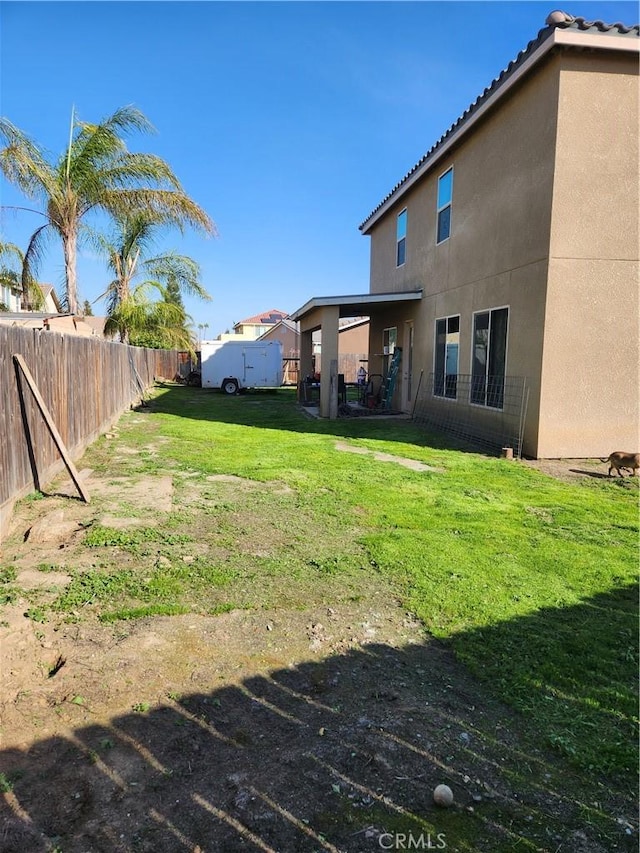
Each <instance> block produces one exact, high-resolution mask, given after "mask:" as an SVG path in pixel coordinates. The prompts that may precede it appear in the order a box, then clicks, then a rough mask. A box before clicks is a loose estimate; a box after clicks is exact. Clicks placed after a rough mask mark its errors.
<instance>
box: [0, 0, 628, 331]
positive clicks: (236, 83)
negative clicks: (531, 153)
mask: <svg viewBox="0 0 640 853" xmlns="http://www.w3.org/2000/svg"><path fill="white" fill-rule="evenodd" d="M556 8H562V9H564V10H565V11H567V12H569V13H571V14H573V15H576V16H581V17H584V18H587V19H588V20H594V19H600V20H604V21H606V22H608V23H612V22H615V21H622V22H624V23H627V24H634V23H637V19H638V5H637V3H635V2H633V3H632V2H573V0H557V2H556V3H554V0H548V2H410V3H405V2H367V0H361V1H360V2H282V3H279V2H278V3H276V2H109V3H101V2H71V3H58V2H44V3H30V2H18V3H12V2H6V0H3V2H2V3H1V4H0V48H1V50H0V112H1V113H2V115H4V116H6V117H7V118H9V119H10V120H11V121H12V122H13V123H14V124H15V125H17V126H18V127H20V128H21V129H22V130H24V131H25V132H27V133H28V134H29V135H30V136H31V137H32V138H34V139H35V140H36V141H37V142H38V143H40V144H41V145H42V146H44V147H45V148H46V149H47V150H49V151H50V152H52V154H55V155H56V156H57V155H58V154H59V153H60V152H61V151H62V150H63V149H64V147H65V145H66V141H67V138H68V133H69V121H70V115H71V109H72V106H74V107H75V110H76V113H77V115H78V117H79V118H80V119H82V120H85V121H99V120H100V119H102V118H104V117H106V116H107V115H109V114H111V113H112V112H113V111H114V110H115V109H117V108H118V107H120V106H123V105H125V104H134V105H135V106H137V107H138V108H139V109H141V110H142V111H143V112H144V114H145V115H146V116H147V118H149V119H150V121H151V122H152V123H153V124H154V125H155V127H156V129H157V134H155V135H153V136H138V137H131V139H130V142H129V144H130V147H131V148H132V149H134V150H146V151H149V152H152V153H154V154H157V155H159V156H161V157H163V158H164V159H166V160H167V161H168V162H169V163H170V164H171V166H172V168H173V170H174V171H175V172H176V174H177V175H178V177H179V178H180V180H181V181H182V183H183V185H184V187H185V189H186V190H187V192H188V193H189V194H190V195H191V196H192V197H193V198H194V199H195V200H196V201H197V202H198V203H199V204H200V205H201V206H202V207H204V208H205V209H206V211H207V212H208V213H209V215H210V216H211V217H212V218H213V219H214V221H215V222H216V224H217V227H218V231H219V236H218V237H217V238H213V239H212V238H209V239H206V238H203V237H201V236H199V235H195V234H193V233H191V234H189V233H188V234H185V235H184V236H182V235H180V233H179V232H170V233H167V234H166V235H165V236H164V238H163V240H162V243H161V244H159V247H158V248H159V249H173V250H175V251H177V252H180V253H182V254H187V255H190V256H191V257H193V258H194V259H195V260H196V261H197V262H198V263H199V264H200V266H201V268H202V282H203V284H204V286H205V287H206V288H207V290H208V291H209V293H210V294H211V296H212V297H213V300H212V301H211V302H209V303H202V302H198V301H195V300H191V299H187V300H185V303H186V307H187V310H188V311H189V313H190V314H191V316H192V318H193V321H194V324H195V325H198V324H204V323H206V324H207V325H208V328H207V330H206V336H207V337H214V336H215V335H217V334H218V333H219V332H223V331H225V330H226V329H229V328H230V327H231V326H232V325H233V323H235V322H238V321H239V320H242V319H244V318H245V317H249V316H251V315H253V314H257V313H260V312H262V311H264V310H267V309H270V308H278V309H281V310H284V311H294V310H295V309H296V308H299V307H300V306H301V305H302V304H303V303H305V302H306V301H307V300H308V299H310V298H311V297H313V296H322V295H338V294H347V293H366V292H368V290H369V238H367V237H363V236H362V235H361V234H360V232H359V231H358V225H359V224H360V223H361V222H362V221H363V220H364V219H365V218H366V216H367V215H368V214H369V213H370V212H371V210H372V209H373V208H374V207H376V205H377V204H378V203H379V202H380V201H381V200H382V199H383V198H384V196H386V194H387V193H388V192H389V191H390V190H391V189H392V187H393V186H394V185H395V184H396V183H397V182H398V181H399V180H400V178H402V177H403V175H405V174H406V172H407V171H408V170H409V169H410V168H411V167H412V166H413V165H414V164H415V163H416V162H417V161H418V160H419V159H420V158H421V157H422V155H423V154H424V153H425V152H426V151H427V150H428V149H429V148H430V147H431V146H432V145H433V143H434V142H435V141H436V140H437V139H438V138H439V137H440V136H441V135H442V134H443V133H444V132H445V131H446V130H447V128H448V127H449V126H450V125H451V124H453V122H455V121H456V119H457V118H458V117H459V116H460V115H461V113H462V112H464V110H465V109H466V108H467V107H468V106H469V104H470V103H471V102H473V101H474V100H475V99H476V98H477V96H478V95H479V94H480V93H481V92H482V91H483V89H484V88H485V87H486V86H488V85H489V84H490V83H491V81H492V80H493V78H495V77H496V76H497V75H498V74H499V73H500V71H501V70H502V69H503V68H505V67H506V65H508V63H509V62H510V61H511V60H512V59H514V58H515V57H516V56H517V54H518V53H519V51H520V50H522V49H524V48H525V47H526V45H527V43H528V42H529V41H530V40H531V39H533V38H535V36H536V34H537V32H538V30H540V29H541V28H542V27H543V26H544V21H545V18H546V16H547V14H548V13H549V12H550V11H552V10H553V9H556ZM0 192H1V196H0V201H1V203H2V205H3V206H10V205H16V204H21V203H24V200H23V198H22V197H21V196H20V195H19V194H18V193H17V192H16V191H15V190H14V189H13V188H12V187H10V186H8V185H7V184H6V183H4V182H3V183H2V184H0ZM37 224H38V220H37V218H36V217H34V216H32V215H29V214H15V213H11V212H9V211H6V210H5V211H4V212H3V214H2V219H1V225H2V234H3V237H2V239H4V240H8V241H11V242H15V243H17V244H18V245H20V246H21V247H23V248H24V247H26V242H27V239H28V237H29V235H30V234H31V233H32V232H33V230H35V228H36V227H37ZM78 272H79V289H80V299H81V300H84V299H89V300H90V301H93V300H95V299H96V298H97V297H98V296H99V295H100V294H101V293H102V292H103V290H104V287H105V285H106V283H107V282H108V274H107V271H106V268H105V266H104V264H103V262H102V261H100V260H99V259H98V258H96V257H95V256H93V255H92V253H91V252H90V251H88V250H84V251H83V252H82V253H81V257H80V260H79V265H78ZM40 279H41V280H42V281H45V282H49V283H51V284H53V285H54V286H56V288H57V289H58V290H61V284H62V279H63V264H62V250H61V247H60V245H59V244H58V243H57V242H55V241H52V242H51V244H50V247H49V250H48V254H47V256H46V258H45V262H44V263H43V266H42V269H41V275H40ZM103 310H104V306H103V304H102V303H100V302H98V303H97V304H96V305H94V313H96V314H100V313H103Z"/></svg>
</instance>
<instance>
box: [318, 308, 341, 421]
mask: <svg viewBox="0 0 640 853" xmlns="http://www.w3.org/2000/svg"><path fill="white" fill-rule="evenodd" d="M339 319H340V309H339V307H338V306H337V305H326V306H324V307H323V308H322V313H321V326H320V328H321V329H322V373H321V376H320V417H321V418H337V417H338V383H337V381H335V382H331V381H330V372H331V363H332V362H333V361H335V363H336V366H337V364H338V320H339ZM332 391H333V394H332ZM332 396H333V397H334V398H335V399H333V401H332ZM332 403H333V404H332Z"/></svg>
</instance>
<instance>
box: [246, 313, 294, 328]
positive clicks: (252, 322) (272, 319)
mask: <svg viewBox="0 0 640 853" xmlns="http://www.w3.org/2000/svg"><path fill="white" fill-rule="evenodd" d="M288 316H289V315H288V313H287V312H286V311H279V310H278V309H277V308H270V309H269V310H268V311H264V312H263V313H262V314H256V315H255V316H254V317H248V318H247V319H246V320H240V322H238V323H234V324H233V327H234V329H235V328H236V326H257V325H260V324H262V325H264V326H268V325H271V326H274V325H275V324H276V323H279V322H280V321H281V320H285V319H286V318H287V317H288Z"/></svg>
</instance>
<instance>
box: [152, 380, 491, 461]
mask: <svg viewBox="0 0 640 853" xmlns="http://www.w3.org/2000/svg"><path fill="white" fill-rule="evenodd" d="M157 386H158V387H159V388H161V389H162V391H163V393H162V394H160V395H158V396H156V397H154V398H153V399H152V400H150V401H149V402H148V403H147V404H146V406H145V408H144V409H140V410H139V411H140V413H141V414H148V413H152V412H158V413H162V414H171V415H176V416H178V417H184V418H190V419H194V420H204V421H210V422H216V421H217V422H219V423H225V424H238V425H240V426H254V427H255V426H259V427H263V428H265V429H270V428H273V429H279V430H287V431H289V432H301V433H318V434H321V435H335V436H336V437H340V438H367V437H372V438H379V439H380V438H381V439H384V440H385V441H402V442H411V443H413V444H416V445H418V446H424V447H431V448H434V449H437V450H458V451H461V452H467V453H479V454H482V455H484V456H490V455H497V451H496V453H492V452H491V451H488V450H487V449H486V448H483V447H479V446H477V445H475V444H473V443H472V442H470V441H465V440H462V439H460V438H457V437H456V436H453V435H448V434H447V433H444V432H437V431H433V430H428V429H427V428H426V427H424V426H418V425H416V424H415V423H414V422H413V421H411V420H410V419H409V418H407V417H406V416H403V417H393V416H383V415H375V416H372V417H349V418H337V419H335V420H329V419H328V418H315V417H312V416H311V415H309V414H308V413H307V412H306V411H305V410H304V408H303V407H301V406H300V405H299V404H298V403H297V400H296V397H295V390H292V389H270V390H257V391H250V392H247V393H246V394H240V395H238V396H233V397H228V396H225V395H223V394H221V393H220V392H219V391H215V390H212V389H210V388H185V387H184V386H181V385H172V384H165V383H157Z"/></svg>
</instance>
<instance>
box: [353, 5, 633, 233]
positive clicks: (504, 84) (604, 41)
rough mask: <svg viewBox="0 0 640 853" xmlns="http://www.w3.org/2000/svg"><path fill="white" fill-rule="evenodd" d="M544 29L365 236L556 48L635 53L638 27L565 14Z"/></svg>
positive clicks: (381, 209)
mask: <svg viewBox="0 0 640 853" xmlns="http://www.w3.org/2000/svg"><path fill="white" fill-rule="evenodd" d="M546 24H547V26H546V27H544V28H543V29H541V30H540V31H539V33H538V35H537V37H536V38H535V39H533V40H532V41H530V42H529V44H528V45H527V46H526V48H525V49H524V50H522V51H520V53H519V54H518V56H517V57H516V58H515V59H514V60H513V61H512V62H510V63H509V65H508V66H507V67H506V68H505V69H504V70H503V71H502V72H501V73H500V74H499V76H498V77H496V79H495V80H493V82H492V83H491V85H490V86H488V87H487V88H486V89H485V90H484V92H483V93H482V94H481V95H479V96H478V98H477V99H476V100H475V101H474V102H473V103H472V104H471V105H470V106H469V107H468V108H467V109H466V110H465V112H464V113H463V114H462V115H461V116H460V118H459V119H458V120H457V121H456V122H455V123H454V124H452V125H451V127H450V128H449V129H448V130H447V131H446V133H445V134H444V135H443V136H441V137H440V139H439V140H438V141H437V142H436V143H435V145H433V146H432V147H431V148H430V149H429V150H428V151H427V153H426V154H425V155H424V156H423V157H422V158H421V159H420V160H419V161H418V162H417V163H416V165H415V166H414V167H413V168H412V169H411V170H410V171H409V172H407V174H406V175H405V176H404V177H403V178H402V179H401V180H400V181H399V182H398V183H397V184H396V185H395V187H394V188H393V189H392V190H391V192H390V193H388V194H387V195H386V196H385V197H384V199H383V200H382V201H381V202H380V204H379V205H378V206H377V207H376V208H374V210H373V211H372V212H371V213H370V214H369V216H367V218H366V219H365V220H364V222H362V224H361V225H360V226H359V229H360V231H362V233H363V234H366V233H367V232H368V231H369V230H370V229H371V228H372V227H373V225H375V223H376V222H377V221H378V219H380V217H381V216H382V215H383V214H384V213H385V212H386V210H387V209H388V208H389V207H390V206H391V204H395V202H397V201H398V200H399V199H400V198H401V197H402V196H403V195H404V193H405V192H406V191H407V190H408V189H409V187H411V186H412V185H413V184H414V183H415V182H416V180H418V179H419V178H420V177H422V175H423V174H424V173H425V172H426V171H428V170H429V169H431V168H432V167H433V166H434V165H435V164H436V163H437V162H438V161H439V160H440V159H441V158H442V157H443V156H444V155H445V154H446V152H447V151H448V150H449V149H450V147H451V146H452V145H453V143H454V142H457V141H458V140H459V139H460V137H461V136H462V135H463V134H464V133H466V132H467V130H468V129H469V128H470V127H471V126H472V125H473V124H474V123H475V121H476V120H477V119H479V118H480V117H481V116H482V115H483V114H484V113H485V112H486V111H487V110H488V109H490V108H491V107H492V106H493V104H494V103H495V102H496V101H497V100H498V98H500V97H501V96H502V95H503V94H505V93H506V92H507V91H508V90H509V89H510V88H511V86H512V85H513V84H515V83H516V82H517V80H519V79H520V78H521V77H522V76H523V75H524V74H526V73H527V72H528V71H529V70H530V68H531V67H532V66H533V65H536V64H537V63H538V62H539V61H540V60H541V59H542V57H543V56H545V55H546V54H547V53H548V51H549V50H551V49H552V48H553V47H554V46H555V45H564V46H573V47H585V48H587V47H589V48H590V47H598V48H605V49H607V48H608V49H615V50H637V49H638V42H637V39H638V36H639V35H640V27H639V25H638V24H634V25H633V26H627V25H625V24H620V23H616V24H605V23H604V22H603V21H586V20H585V19H584V18H574V17H573V16H572V15H569V14H568V13H567V12H561V11H555V12H551V13H550V14H549V15H548V17H547V20H546Z"/></svg>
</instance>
